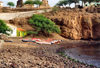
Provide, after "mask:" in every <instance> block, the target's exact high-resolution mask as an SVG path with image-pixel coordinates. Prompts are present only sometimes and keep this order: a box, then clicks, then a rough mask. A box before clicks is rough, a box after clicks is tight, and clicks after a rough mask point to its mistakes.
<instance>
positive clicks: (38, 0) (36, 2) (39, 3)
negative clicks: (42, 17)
mask: <svg viewBox="0 0 100 68" xmlns="http://www.w3.org/2000/svg"><path fill="white" fill-rule="evenodd" d="M34 4H36V5H38V7H39V6H40V5H41V4H42V1H40V0H34Z"/></svg>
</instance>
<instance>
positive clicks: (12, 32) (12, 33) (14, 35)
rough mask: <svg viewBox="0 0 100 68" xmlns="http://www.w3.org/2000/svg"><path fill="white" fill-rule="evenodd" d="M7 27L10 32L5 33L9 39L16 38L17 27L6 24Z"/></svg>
mask: <svg viewBox="0 0 100 68" xmlns="http://www.w3.org/2000/svg"><path fill="white" fill-rule="evenodd" d="M7 26H9V27H10V28H11V29H12V31H11V32H7V33H9V34H10V37H17V27H16V26H14V25H11V24H7Z"/></svg>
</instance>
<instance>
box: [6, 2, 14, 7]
mask: <svg viewBox="0 0 100 68" xmlns="http://www.w3.org/2000/svg"><path fill="white" fill-rule="evenodd" d="M7 5H8V6H10V7H13V6H15V4H14V3H13V2H8V3H7Z"/></svg>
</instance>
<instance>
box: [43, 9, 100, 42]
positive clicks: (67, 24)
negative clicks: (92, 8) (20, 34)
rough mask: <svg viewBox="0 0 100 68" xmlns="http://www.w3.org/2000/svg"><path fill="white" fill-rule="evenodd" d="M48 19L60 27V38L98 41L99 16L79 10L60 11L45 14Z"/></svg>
mask: <svg viewBox="0 0 100 68" xmlns="http://www.w3.org/2000/svg"><path fill="white" fill-rule="evenodd" d="M45 16H47V17H48V18H49V19H51V20H52V21H54V22H55V23H56V24H57V25H59V26H60V28H61V30H62V34H61V35H62V36H63V37H65V38H69V39H75V40H79V39H100V14H99V13H86V12H83V11H79V10H74V11H73V10H70V9H69V10H68V9H67V10H66V9H62V10H59V11H56V12H51V13H46V14H45Z"/></svg>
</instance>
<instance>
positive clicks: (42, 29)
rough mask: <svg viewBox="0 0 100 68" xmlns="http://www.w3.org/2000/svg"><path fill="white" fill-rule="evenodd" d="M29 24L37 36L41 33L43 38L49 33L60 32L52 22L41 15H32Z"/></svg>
mask: <svg viewBox="0 0 100 68" xmlns="http://www.w3.org/2000/svg"><path fill="white" fill-rule="evenodd" d="M29 23H30V24H31V25H32V26H33V28H34V29H35V32H36V33H37V34H40V33H42V34H44V35H45V36H48V35H49V34H51V33H60V32H61V31H60V28H59V27H58V26H57V25H56V24H55V23H54V22H52V21H51V20H50V19H47V18H46V17H45V16H43V15H41V14H39V15H38V14H35V15H33V16H32V18H31V19H29Z"/></svg>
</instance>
